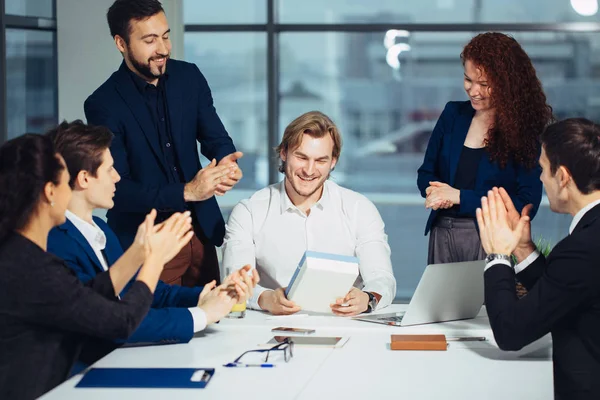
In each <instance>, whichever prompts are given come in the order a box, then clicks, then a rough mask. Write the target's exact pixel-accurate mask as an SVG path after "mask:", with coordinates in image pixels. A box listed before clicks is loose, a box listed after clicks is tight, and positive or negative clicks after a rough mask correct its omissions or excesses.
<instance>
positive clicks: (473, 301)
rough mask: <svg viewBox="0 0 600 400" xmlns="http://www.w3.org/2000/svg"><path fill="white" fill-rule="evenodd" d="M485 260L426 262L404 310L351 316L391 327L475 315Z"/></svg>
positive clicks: (481, 287)
mask: <svg viewBox="0 0 600 400" xmlns="http://www.w3.org/2000/svg"><path fill="white" fill-rule="evenodd" d="M484 267H485V261H483V260H481V261H468V262H459V263H448V264H430V265H428V266H427V268H425V272H423V276H422V277H421V280H420V281H419V285H418V286H417V289H416V290H415V294H414V295H413V297H412V299H411V301H410V304H409V305H408V308H407V309H406V312H400V313H391V314H373V315H370V314H365V315H360V316H358V317H354V319H356V320H359V321H366V322H375V323H378V324H385V325H392V326H408V325H420V324H431V323H434V322H444V321H454V320H458V319H469V318H475V317H476V316H477V314H478V313H479V310H481V306H482V305H483V269H484Z"/></svg>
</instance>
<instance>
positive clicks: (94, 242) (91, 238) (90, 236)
mask: <svg viewBox="0 0 600 400" xmlns="http://www.w3.org/2000/svg"><path fill="white" fill-rule="evenodd" d="M65 215H66V217H67V218H68V219H69V221H71V223H72V224H73V225H75V228H77V230H78V231H79V232H80V233H81V234H82V235H83V237H84V238H85V240H87V242H88V244H89V245H90V246H91V248H92V250H94V253H95V254H96V257H98V260H99V261H100V265H102V268H103V269H104V270H105V271H108V263H107V261H106V258H105V257H104V254H103V253H102V250H104V248H105V247H106V235H105V234H104V231H103V230H102V229H100V228H99V227H98V225H96V224H95V223H94V220H92V223H89V222H87V221H85V220H83V219H81V218H79V217H78V216H77V215H75V214H73V213H72V212H71V211H69V210H67V212H66V213H65Z"/></svg>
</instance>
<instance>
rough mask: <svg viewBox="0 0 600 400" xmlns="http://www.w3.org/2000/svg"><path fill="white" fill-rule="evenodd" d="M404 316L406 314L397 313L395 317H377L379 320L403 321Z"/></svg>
mask: <svg viewBox="0 0 600 400" xmlns="http://www.w3.org/2000/svg"><path fill="white" fill-rule="evenodd" d="M402 318H404V315H396V316H395V317H381V318H377V319H378V320H379V321H387V322H402Z"/></svg>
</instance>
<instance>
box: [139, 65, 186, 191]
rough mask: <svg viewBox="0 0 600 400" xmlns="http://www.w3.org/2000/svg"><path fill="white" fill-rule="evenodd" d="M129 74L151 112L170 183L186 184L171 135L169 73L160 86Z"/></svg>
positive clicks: (160, 80)
mask: <svg viewBox="0 0 600 400" xmlns="http://www.w3.org/2000/svg"><path fill="white" fill-rule="evenodd" d="M129 72H130V75H131V77H132V79H133V82H134V83H135V86H136V87H137V89H138V90H139V92H140V94H141V95H142V96H143V97H144V100H145V101H146V106H147V107H148V111H150V115H151V116H152V122H153V123H154V126H155V127H156V134H157V135H158V138H159V141H160V145H161V148H162V152H163V157H164V161H165V163H166V165H167V169H168V170H169V171H168V177H169V182H171V183H179V182H185V179H184V177H183V171H182V170H181V167H180V164H179V159H178V158H177V152H176V151H175V146H174V143H173V135H172V134H171V124H170V120H169V106H168V104H167V91H166V86H167V81H168V79H169V75H168V74H167V73H165V74H164V75H162V76H161V77H160V78H159V79H158V84H157V85H156V86H154V85H152V84H151V83H148V82H146V81H145V80H144V79H142V78H140V77H139V76H137V75H136V74H135V73H134V72H132V71H129Z"/></svg>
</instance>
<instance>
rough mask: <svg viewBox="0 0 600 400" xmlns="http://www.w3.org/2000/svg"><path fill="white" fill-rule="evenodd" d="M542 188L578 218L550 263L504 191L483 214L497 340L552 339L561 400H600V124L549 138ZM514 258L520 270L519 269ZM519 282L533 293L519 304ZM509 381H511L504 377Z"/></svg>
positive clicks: (554, 131)
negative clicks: (517, 292) (537, 247)
mask: <svg viewBox="0 0 600 400" xmlns="http://www.w3.org/2000/svg"><path fill="white" fill-rule="evenodd" d="M541 141H542V155H541V157H540V161H539V162H540V166H541V167H542V175H541V176H540V179H541V181H542V182H543V184H544V188H545V189H546V194H547V195H548V201H549V203H550V209H551V210H552V211H554V212H558V213H562V214H570V215H572V216H573V221H572V222H571V226H570V228H569V232H568V236H567V237H565V238H564V239H563V240H561V241H560V242H559V243H557V244H556V246H555V247H554V248H553V249H552V251H551V252H550V254H549V255H548V256H547V257H545V256H544V255H543V254H540V252H539V251H538V250H537V249H536V247H535V245H534V244H533V241H532V240H531V231H530V226H529V217H528V215H527V214H528V211H529V210H531V205H528V206H525V207H524V208H523V211H522V212H521V214H519V212H518V211H517V210H516V208H515V205H514V204H513V202H512V200H511V199H510V197H509V196H508V193H507V192H506V191H505V190H504V189H502V188H501V189H497V188H494V189H493V191H490V192H489V193H488V196H487V197H483V198H482V207H481V208H480V209H477V212H476V214H477V222H478V224H479V231H480V234H481V242H482V245H483V248H484V249H485V251H486V253H488V258H487V265H486V267H485V269H486V271H485V273H484V281H485V304H486V308H487V314H488V316H489V319H490V325H491V327H492V330H493V331H494V338H495V339H496V342H497V344H498V347H500V348H501V349H503V350H518V349H520V348H522V347H523V346H525V345H527V344H529V343H531V342H533V341H534V340H537V339H539V338H541V337H542V336H544V335H546V334H547V333H551V334H552V358H553V361H554V394H555V399H558V400H564V399H568V400H584V399H585V400H596V399H600V380H599V379H598V378H599V377H600V246H599V245H598V238H599V237H600V125H597V124H594V123H593V122H591V121H588V120H586V119H582V118H571V119H567V120H564V121H561V122H558V123H555V124H553V125H551V126H549V127H548V128H547V129H546V131H545V132H544V133H543V134H542V137H541ZM511 254H512V255H513V256H514V257H515V258H516V261H517V265H515V266H514V268H513V267H512V265H511V261H512V260H511ZM515 274H516V277H517V278H518V280H519V281H520V282H522V283H523V285H524V286H525V287H526V288H527V291H528V293H527V295H526V296H524V297H522V298H518V297H517V295H516V292H515ZM502 379H506V377H502Z"/></svg>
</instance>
